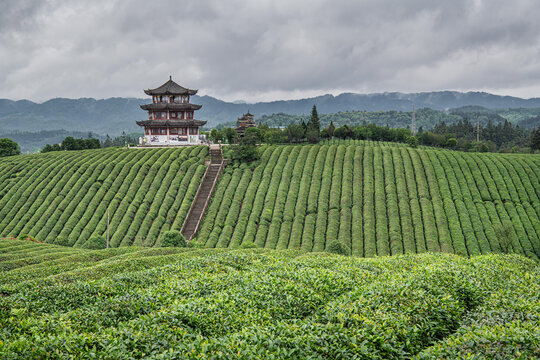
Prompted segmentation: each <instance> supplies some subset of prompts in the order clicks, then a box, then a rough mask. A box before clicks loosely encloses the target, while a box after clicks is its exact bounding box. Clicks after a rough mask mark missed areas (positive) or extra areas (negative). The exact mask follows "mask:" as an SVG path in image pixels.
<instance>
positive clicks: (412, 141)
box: [407, 136, 418, 148]
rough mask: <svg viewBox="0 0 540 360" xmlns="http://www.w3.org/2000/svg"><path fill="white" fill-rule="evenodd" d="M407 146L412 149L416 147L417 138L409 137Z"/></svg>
mask: <svg viewBox="0 0 540 360" xmlns="http://www.w3.org/2000/svg"><path fill="white" fill-rule="evenodd" d="M407 144H408V145H409V146H410V147H412V148H416V147H418V138H417V137H416V136H409V137H408V138H407Z"/></svg>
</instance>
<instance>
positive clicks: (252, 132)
mask: <svg viewBox="0 0 540 360" xmlns="http://www.w3.org/2000/svg"><path fill="white" fill-rule="evenodd" d="M245 136H248V137H251V136H252V137H253V138H255V139H257V140H256V144H259V143H261V142H262V141H263V137H262V134H261V130H260V129H259V128H256V127H250V128H247V129H246V131H245V132H244V137H245Z"/></svg>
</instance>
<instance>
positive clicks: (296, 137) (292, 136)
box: [285, 124, 305, 143]
mask: <svg viewBox="0 0 540 360" xmlns="http://www.w3.org/2000/svg"><path fill="white" fill-rule="evenodd" d="M285 132H286V133H287V137H288V138H289V142H293V143H294V142H299V141H300V140H302V139H303V138H304V135H305V130H304V127H303V126H302V125H297V124H289V126H287V129H285Z"/></svg>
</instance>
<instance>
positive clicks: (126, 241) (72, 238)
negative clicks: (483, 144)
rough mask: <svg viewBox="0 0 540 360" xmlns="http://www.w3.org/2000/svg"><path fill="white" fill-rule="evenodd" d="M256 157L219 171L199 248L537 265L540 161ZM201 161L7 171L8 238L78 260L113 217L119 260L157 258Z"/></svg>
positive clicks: (90, 154) (202, 153) (368, 148)
mask: <svg viewBox="0 0 540 360" xmlns="http://www.w3.org/2000/svg"><path fill="white" fill-rule="evenodd" d="M225 148H227V147H225ZM259 150H260V152H261V154H262V155H261V159H260V160H258V161H256V162H254V163H251V164H238V163H233V164H231V165H230V166H228V167H227V168H226V169H225V172H224V174H223V175H222V176H221V177H220V179H219V182H218V185H217V188H216V191H215V192H214V195H213V197H212V201H211V203H210V207H209V209H208V211H207V213H206V216H205V217H204V220H203V223H202V226H201V229H200V231H199V233H198V235H197V238H196V240H197V243H199V244H204V245H205V246H206V247H221V248H227V247H229V248H237V247H239V246H242V244H253V243H254V244H255V245H256V246H258V247H261V248H270V249H296V250H305V251H315V252H317V251H324V250H326V249H327V248H328V245H329V244H330V243H331V242H333V241H334V242H335V241H339V242H340V243H341V244H344V245H345V246H346V248H348V249H350V252H351V253H352V254H354V255H357V256H364V257H372V256H375V255H379V256H382V255H396V254H405V253H423V252H447V253H455V254H459V255H465V256H472V255H478V254H487V253H492V252H495V253H501V252H502V253H509V252H513V253H519V254H523V255H526V256H527V257H530V258H533V259H538V258H539V257H540V220H539V219H540V200H539V198H540V182H539V175H540V156H539V155H525V154H478V153H464V152H457V151H449V150H436V149H431V148H421V149H420V148H419V149H414V148H410V147H407V146H405V145H402V144H397V143H383V142H370V141H356V142H354V143H350V144H349V143H343V142H342V143H338V144H330V145H328V144H326V145H289V146H286V145H274V146H262V147H260V148H259ZM227 151H228V150H227V149H226V150H225V155H226V156H227ZM207 156H208V150H207V148H206V147H191V148H177V149H153V150H148V149H147V150H134V149H132V150H128V149H99V150H86V151H73V152H53V153H47V154H37V155H23V156H15V157H9V158H3V159H1V160H0V236H4V237H8V236H13V237H22V236H21V235H24V236H26V235H31V236H32V237H35V238H36V239H37V240H39V241H45V242H48V243H56V244H62V245H68V246H75V247H81V246H84V245H85V243H86V242H87V241H88V240H89V239H90V238H91V237H92V236H94V235H100V236H104V235H105V233H106V223H107V216H106V215H107V209H109V211H110V234H111V245H112V246H113V247H118V246H129V245H138V246H155V245H157V243H158V242H157V239H158V238H159V236H160V234H163V233H164V232H165V231H168V230H171V229H173V230H179V229H180V228H181V227H182V224H183V222H184V219H185V218H186V215H187V213H188V211H189V208H190V205H191V203H192V201H193V198H194V195H195V193H196V192H197V188H198V186H199V184H200V182H201V179H202V176H203V174H204V171H205V166H204V158H205V157H207Z"/></svg>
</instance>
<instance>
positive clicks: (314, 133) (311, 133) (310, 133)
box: [306, 127, 320, 144]
mask: <svg viewBox="0 0 540 360" xmlns="http://www.w3.org/2000/svg"><path fill="white" fill-rule="evenodd" d="M319 135H320V131H319V130H317V129H315V128H314V127H308V129H307V131H306V138H307V139H308V141H309V142H310V143H312V144H316V143H318V142H319Z"/></svg>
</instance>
